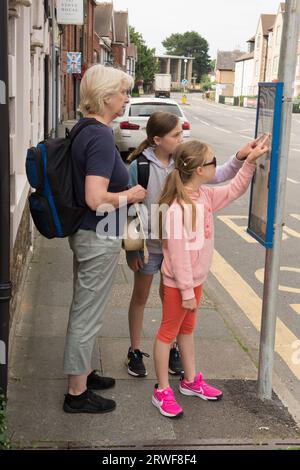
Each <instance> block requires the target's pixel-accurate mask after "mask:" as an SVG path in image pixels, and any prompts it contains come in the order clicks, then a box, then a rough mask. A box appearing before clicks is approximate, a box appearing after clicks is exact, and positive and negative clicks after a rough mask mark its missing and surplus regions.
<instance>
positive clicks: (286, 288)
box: [255, 266, 300, 294]
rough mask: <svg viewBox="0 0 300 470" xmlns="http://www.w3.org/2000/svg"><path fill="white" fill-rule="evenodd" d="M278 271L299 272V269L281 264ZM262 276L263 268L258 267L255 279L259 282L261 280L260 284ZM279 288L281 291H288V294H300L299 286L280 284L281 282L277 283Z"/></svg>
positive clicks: (263, 274) (262, 281) (263, 273)
mask: <svg viewBox="0 0 300 470" xmlns="http://www.w3.org/2000/svg"><path fill="white" fill-rule="evenodd" d="M280 272H288V273H297V274H300V269H299V268H290V267H289V266H281V267H280ZM264 276H265V268H261V269H258V270H257V271H256V272H255V277H256V279H257V280H258V281H259V282H261V283H262V284H263V283H264ZM279 290H280V291H281V292H289V293H290V294H300V289H299V287H289V286H282V285H281V284H279Z"/></svg>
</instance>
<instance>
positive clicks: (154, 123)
mask: <svg viewBox="0 0 300 470" xmlns="http://www.w3.org/2000/svg"><path fill="white" fill-rule="evenodd" d="M178 122H179V118H178V117H177V116H175V114H171V113H165V112H162V111H157V112H156V113H153V114H151V116H150V118H149V119H148V122H147V126H146V134H147V138H146V139H145V140H143V142H142V143H141V144H140V145H139V146H138V147H137V148H136V149H135V150H134V151H133V152H132V153H131V154H130V155H129V157H128V158H127V160H128V161H129V162H133V160H136V159H137V158H138V156H139V155H140V154H141V153H143V151H144V150H145V149H146V148H147V147H155V142H154V137H164V136H165V135H167V134H169V132H171V131H172V130H173V129H175V127H176V126H177V124H178Z"/></svg>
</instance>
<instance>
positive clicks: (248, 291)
mask: <svg viewBox="0 0 300 470" xmlns="http://www.w3.org/2000/svg"><path fill="white" fill-rule="evenodd" d="M211 272H212V274H213V275H214V276H215V278H216V279H217V280H218V282H219V283H220V284H221V286H222V287H223V288H224V289H225V290H226V291H227V292H228V294H229V295H230V296H231V297H232V299H233V300H234V301H235V303H236V304H237V305H238V306H239V307H240V308H241V310H242V311H243V312H244V314H245V315H246V316H247V318H248V319H249V320H250V322H251V323H252V324H253V325H254V327H255V328H256V329H257V331H260V328H261V312H262V300H261V299H260V297H259V296H258V295H257V294H256V292H255V291H254V290H253V289H252V288H251V287H250V286H249V284H248V283H247V282H246V281H244V279H243V278H242V277H241V276H240V274H239V273H238V272H236V271H235V270H234V269H233V268H232V267H231V266H230V265H229V263H228V262H227V261H226V260H225V259H224V258H223V257H222V256H221V255H220V254H219V253H218V252H217V251H216V250H214V259H213V264H212V269H211ZM276 325H277V326H276V343H275V351H276V352H277V353H278V354H279V356H280V357H281V358H282V359H283V360H284V361H285V363H286V365H287V366H288V367H289V369H290V370H291V371H292V372H293V374H294V375H295V376H296V377H297V379H298V380H299V379H300V364H297V363H296V361H293V344H295V342H296V341H298V338H297V337H296V336H295V335H294V333H292V332H291V331H290V330H289V329H288V328H287V326H285V324H284V323H283V322H282V321H281V320H280V318H277V324H276Z"/></svg>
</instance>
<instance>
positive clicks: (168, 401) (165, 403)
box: [152, 385, 183, 418]
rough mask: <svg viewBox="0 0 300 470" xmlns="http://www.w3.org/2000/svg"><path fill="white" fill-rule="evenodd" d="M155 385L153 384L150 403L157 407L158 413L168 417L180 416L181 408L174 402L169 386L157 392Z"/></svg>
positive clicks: (181, 414)
mask: <svg viewBox="0 0 300 470" xmlns="http://www.w3.org/2000/svg"><path fill="white" fill-rule="evenodd" d="M157 387H158V385H155V388H154V392H153V395H152V403H153V405H154V406H155V407H156V408H158V409H159V411H160V413H161V414H162V415H163V416H167V417H168V418H180V417H181V416H183V411H182V408H181V407H180V406H179V405H178V403H177V402H176V400H175V397H174V393H173V390H172V389H171V387H169V388H165V390H163V391H162V392H159V391H158V390H157Z"/></svg>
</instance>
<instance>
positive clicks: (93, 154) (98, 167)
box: [72, 118, 129, 235]
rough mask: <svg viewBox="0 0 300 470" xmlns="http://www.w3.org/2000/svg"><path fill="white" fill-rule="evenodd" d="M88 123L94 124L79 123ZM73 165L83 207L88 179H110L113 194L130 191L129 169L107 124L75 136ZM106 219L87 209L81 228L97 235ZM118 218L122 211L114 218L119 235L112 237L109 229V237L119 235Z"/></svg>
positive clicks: (75, 188)
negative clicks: (86, 179)
mask: <svg viewBox="0 0 300 470" xmlns="http://www.w3.org/2000/svg"><path fill="white" fill-rule="evenodd" d="M88 120H91V118H82V119H80V120H79V123H82V122H85V121H88ZM93 120H94V119H93ZM79 123H78V124H79ZM78 124H76V126H77V125H78ZM74 129H75V128H74ZM72 165H73V188H74V197H75V201H76V203H77V205H78V206H80V207H87V205H86V202H85V177H86V176H102V177H104V178H107V179H109V185H108V189H107V191H108V192H111V193H119V192H122V191H125V190H126V189H127V188H128V183H129V174H128V171H127V168H126V166H125V165H124V163H123V160H122V158H121V156H120V153H119V151H118V149H117V147H116V144H115V140H114V136H113V132H112V129H110V128H109V127H108V126H106V125H105V124H102V123H96V122H95V125H89V126H87V127H85V128H84V129H82V130H81V132H80V133H79V134H78V136H76V138H75V139H74V142H73V144H72ZM122 212H123V211H122ZM106 215H107V214H105V213H104V215H102V216H97V215H96V212H95V211H92V210H91V209H90V208H89V207H88V208H87V212H86V214H85V216H84V219H83V221H82V223H81V225H80V227H79V228H80V229H82V230H94V231H96V228H97V224H98V223H99V222H100V221H101V220H103V219H104V218H105V217H106ZM118 216H119V210H116V211H114V213H113V217H114V219H115V220H117V223H116V233H111V229H109V233H107V235H119V234H120V233H119V232H120V231H121V230H120V228H119V224H118V218H119V217H118ZM106 218H107V217H106ZM125 218H126V216H125ZM101 225H103V223H102V224H101ZM98 230H99V226H98ZM98 230H97V232H98Z"/></svg>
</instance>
